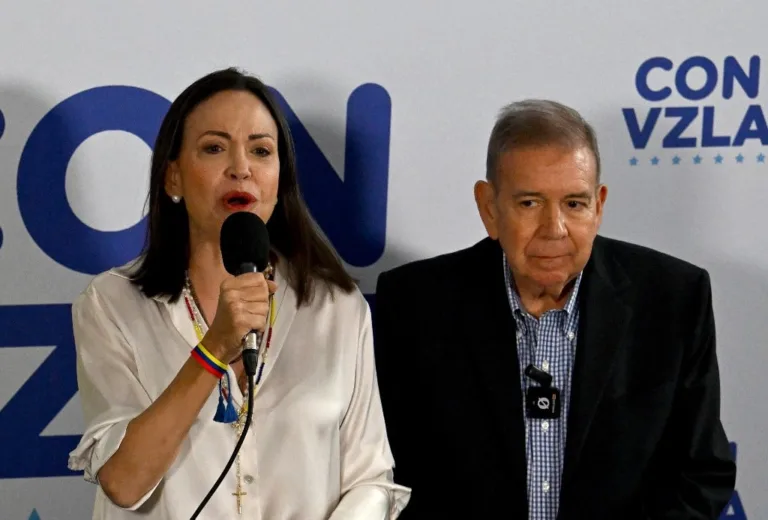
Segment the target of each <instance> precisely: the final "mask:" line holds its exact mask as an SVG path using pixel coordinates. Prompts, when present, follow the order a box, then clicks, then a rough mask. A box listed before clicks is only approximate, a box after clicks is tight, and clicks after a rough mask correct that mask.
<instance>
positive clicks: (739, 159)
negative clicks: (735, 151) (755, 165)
mask: <svg viewBox="0 0 768 520" xmlns="http://www.w3.org/2000/svg"><path fill="white" fill-rule="evenodd" d="M736 162H737V163H743V162H744V156H743V155H741V154H739V155H737V156H736Z"/></svg>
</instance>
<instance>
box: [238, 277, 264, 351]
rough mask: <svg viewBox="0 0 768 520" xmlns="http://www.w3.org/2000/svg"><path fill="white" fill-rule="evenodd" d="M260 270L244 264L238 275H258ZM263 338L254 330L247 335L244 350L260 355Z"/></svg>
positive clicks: (244, 339) (244, 340)
mask: <svg viewBox="0 0 768 520" xmlns="http://www.w3.org/2000/svg"><path fill="white" fill-rule="evenodd" d="M258 272H259V268H258V267H256V264H254V263H251V262H244V263H242V264H240V269H239V272H238V274H245V273H258ZM261 336H262V333H261V332H259V331H257V330H252V331H251V332H249V333H248V334H246V335H245V338H243V350H244V351H245V350H253V351H255V352H256V354H258V353H259V346H260V345H261Z"/></svg>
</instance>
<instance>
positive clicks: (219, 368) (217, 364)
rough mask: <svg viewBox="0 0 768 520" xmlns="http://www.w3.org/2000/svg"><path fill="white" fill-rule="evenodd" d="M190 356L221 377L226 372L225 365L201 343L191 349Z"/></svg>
mask: <svg viewBox="0 0 768 520" xmlns="http://www.w3.org/2000/svg"><path fill="white" fill-rule="evenodd" d="M192 357H193V358H195V360H196V361H197V362H198V363H200V365H202V367H203V368H204V369H206V370H207V371H208V372H210V373H211V374H213V375H214V376H216V377H217V378H219V379H221V378H222V377H224V374H226V373H227V365H225V364H224V363H222V362H221V361H219V360H218V359H216V356H214V355H213V354H211V353H210V352H208V349H206V348H205V346H203V344H202V343H198V344H197V346H196V347H195V348H194V349H192Z"/></svg>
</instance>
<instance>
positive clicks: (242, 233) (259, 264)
mask: <svg viewBox="0 0 768 520" xmlns="http://www.w3.org/2000/svg"><path fill="white" fill-rule="evenodd" d="M219 242H220V244H219V245H220V246H221V258H222V260H223V261H224V268H225V269H226V270H227V272H228V273H229V274H231V275H233V276H239V275H241V274H245V273H260V272H262V271H264V270H265V269H266V268H267V265H268V264H269V232H268V231H267V226H266V224H264V222H263V221H262V220H261V219H260V218H259V217H258V216H256V215H254V214H253V213H248V212H246V211H241V212H237V213H232V214H231V215H230V216H228V217H227V218H226V220H224V224H223V225H222V226H221V236H220V237H219ZM243 343H244V345H243V366H244V368H245V373H246V374H247V375H248V405H247V406H248V408H247V409H246V414H245V424H244V425H243V431H242V433H241V434H240V438H239V439H238V441H237V444H236V445H235V449H234V451H233V452H232V456H231V457H230V458H229V461H227V464H226V465H225V466H224V470H223V471H222V472H221V475H219V478H218V479H217V480H216V482H215V483H214V484H213V487H211V489H210V491H208V494H207V495H206V496H205V498H203V501H202V502H201V503H200V505H199V506H198V507H197V509H196V510H195V512H194V513H193V514H192V516H191V517H190V520H196V519H197V517H198V516H199V515H200V513H201V512H202V510H203V508H205V506H206V504H208V502H209V501H210V500H211V497H212V496H213V494H214V493H215V492H216V490H217V489H218V488H219V486H220V485H221V482H222V481H223V480H224V477H225V476H226V475H227V473H228V472H229V470H230V469H231V468H232V464H234V462H235V458H236V457H237V454H238V453H239V452H240V448H242V446H243V441H245V436H246V434H247V433H248V429H249V428H250V426H251V422H252V421H253V393H254V391H253V387H254V381H253V380H254V376H255V375H256V365H257V364H258V360H259V345H260V344H261V333H259V332H257V331H254V330H252V331H251V332H249V333H248V334H246V336H245V338H244V341H243Z"/></svg>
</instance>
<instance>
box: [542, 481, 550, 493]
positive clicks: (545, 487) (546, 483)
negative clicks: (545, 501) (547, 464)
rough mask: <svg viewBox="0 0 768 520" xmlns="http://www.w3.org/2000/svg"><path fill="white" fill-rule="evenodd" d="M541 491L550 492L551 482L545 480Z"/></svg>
mask: <svg viewBox="0 0 768 520" xmlns="http://www.w3.org/2000/svg"><path fill="white" fill-rule="evenodd" d="M541 489H542V490H543V491H544V493H547V492H549V481H547V480H545V481H544V483H543V484H541Z"/></svg>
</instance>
